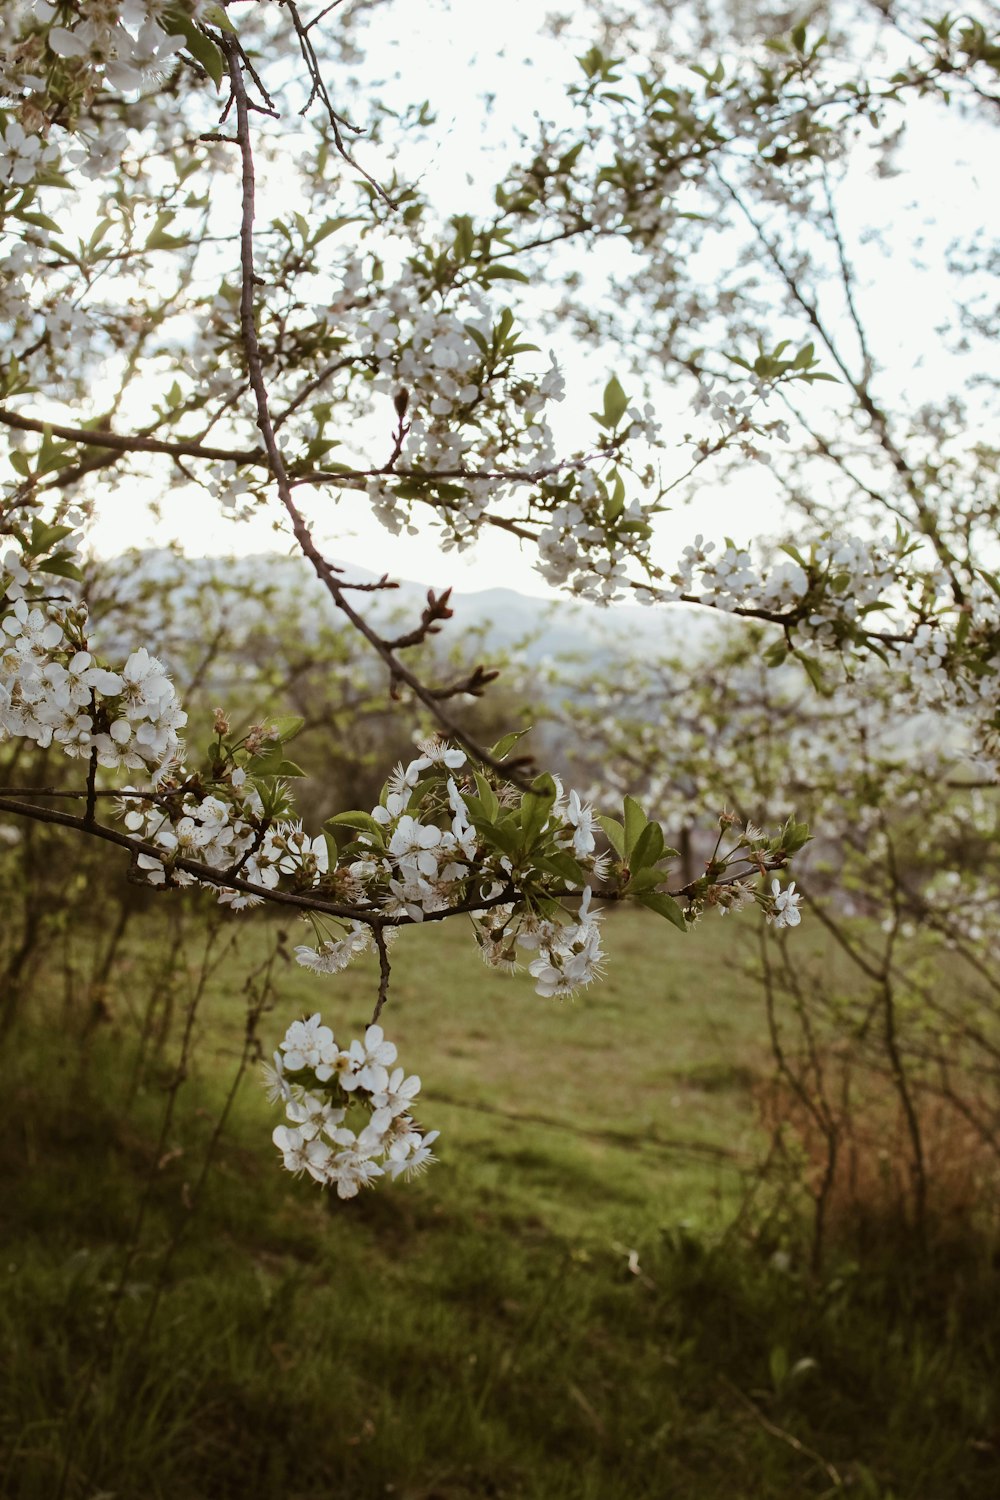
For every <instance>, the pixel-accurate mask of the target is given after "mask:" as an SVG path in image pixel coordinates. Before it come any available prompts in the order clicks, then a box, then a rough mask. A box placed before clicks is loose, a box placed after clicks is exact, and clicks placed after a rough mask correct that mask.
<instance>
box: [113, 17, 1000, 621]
mask: <svg viewBox="0 0 1000 1500" xmlns="http://www.w3.org/2000/svg"><path fill="white" fill-rule="evenodd" d="M542 19H543V10H542V7H541V6H539V4H538V3H537V0H506V3H505V4H504V5H503V6H487V5H483V4H481V3H479V0H458V3H456V4H454V5H453V6H451V7H449V6H448V5H447V4H444V3H441V0H423V3H422V5H421V7H420V21H419V29H415V28H414V27H413V26H412V24H408V25H406V26H402V25H400V24H399V22H400V18H399V17H398V16H397V15H396V13H392V15H390V16H389V17H388V20H387V17H386V13H384V12H380V11H378V10H376V11H375V12H374V13H373V20H372V24H371V29H370V32H369V34H368V37H367V40H366V42H365V45H366V47H367V49H368V50H367V56H366V58H365V62H364V64H363V65H362V70H361V71H362V76H363V77H365V78H372V79H385V80H386V89H385V90H384V91H383V93H387V92H388V91H389V90H391V92H392V96H393V97H395V98H396V99H397V100H399V101H400V102H401V103H403V102H418V101H419V100H420V99H422V98H424V97H429V99H430V102H431V105H432V107H434V108H435V109H436V110H437V113H438V123H437V127H436V129H435V132H434V133H435V136H436V140H435V143H434V145H433V147H432V148H431V149H430V150H429V151H428V149H427V148H426V146H421V147H420V148H419V149H420V158H419V159H411V160H407V161H406V162H405V163H404V167H405V170H407V171H410V172H414V173H419V174H420V175H421V177H422V180H423V186H424V187H425V189H427V190H428V191H429V192H430V194H431V196H432V198H433V197H436V196H437V194H438V192H440V196H441V200H442V201H443V202H446V203H448V204H449V205H450V204H459V205H463V206H464V205H465V204H468V205H469V207H470V209H471V210H472V211H473V212H474V211H475V209H476V207H478V206H479V205H480V204H481V205H483V206H485V205H486V204H487V203H489V202H490V201H491V193H492V184H493V182H494V181H495V180H496V175H497V173H496V172H495V171H494V165H493V159H492V158H491V157H490V156H489V154H488V153H487V152H486V151H485V146H484V125H483V116H484V104H483V98H482V96H483V93H484V90H485V89H486V88H487V87H488V88H489V90H490V91H491V92H492V93H494V94H495V96H496V103H495V105H494V106H493V107H494V109H495V112H496V115H497V117H498V119H500V120H507V119H512V120H514V121H523V123H524V125H525V126H526V127H527V126H530V123H531V122H530V119H529V118H528V117H529V116H530V114H531V113H532V112H533V111H534V107H535V104H536V101H537V102H539V103H540V105H541V112H542V113H543V114H545V115H546V116H549V117H551V115H552V113H553V108H554V105H555V103H556V101H557V99H558V96H559V94H560V92H561V88H560V80H564V79H566V78H567V77H569V76H572V75H573V74H575V72H576V65H575V63H574V61H573V58H574V54H575V53H577V52H578V51H580V50H582V48H583V47H584V46H585V45H586V44H587V41H588V38H587V36H586V35H585V34H584V33H582V32H581V34H580V36H570V35H564V36H563V38H561V39H560V40H559V41H558V42H557V41H555V40H553V39H552V38H550V37H545V36H540V35H538V33H537V28H538V27H539V25H540V24H541V22H542ZM410 21H411V22H412V17H411V18H410ZM387 33H392V34H387ZM993 147H994V142H993V141H990V140H988V139H987V132H986V130H985V129H982V130H976V129H975V128H974V127H970V126H969V125H968V124H960V123H959V122H957V121H955V122H946V123H944V124H943V123H942V116H941V112H940V111H939V110H937V109H933V108H931V107H928V106H924V107H922V108H921V107H916V108H914V109H912V110H911V123H910V128H909V136H908V144H907V146H906V148H905V153H904V155H903V156H902V158H901V161H902V164H903V165H904V166H905V165H909V164H912V166H913V169H914V170H913V172H912V174H911V172H910V171H906V172H904V173H903V174H902V175H900V176H896V177H891V178H878V177H877V176H876V175H875V174H874V172H873V170H872V166H871V161H870V158H869V156H868V153H867V151H865V150H861V151H859V153H858V158H857V161H856V164H855V166H854V169H853V170H852V173H851V179H850V194H849V196H847V197H846V198H845V199H844V210H845V229H846V231H847V238H848V241H849V242H850V241H852V240H854V241H855V242H857V236H858V233H859V232H860V231H861V230H863V229H864V228H865V227H866V226H870V225H872V224H881V225H884V226H886V227H888V228H890V229H891V228H892V226H894V225H895V226H896V233H895V238H894V242H893V243H894V249H893V252H892V253H891V255H890V256H889V257H888V258H886V257H885V256H884V254H883V252H881V251H880V250H878V248H877V247H874V246H873V247H872V248H871V249H870V251H869V252H868V275H869V278H870V280H871V281H872V282H873V283H874V285H872V286H871V287H869V289H867V290H865V289H864V288H862V290H861V293H860V301H861V304H862V312H863V317H864V318H865V319H866V321H867V323H868V325H869V327H870V329H871V336H872V343H873V346H874V348H875V349H876V350H877V352H878V357H879V359H880V361H881V362H883V363H884V364H885V365H886V366H887V371H886V375H885V376H884V377H883V381H884V382H887V383H888V382H891V384H892V387H893V388H894V389H893V394H894V396H897V397H898V394H899V392H900V391H903V390H905V393H906V395H907V397H908V398H909V400H910V401H911V402H912V403H913V404H914V405H916V404H918V403H919V402H920V401H923V400H928V399H934V398H939V397H940V396H941V394H942V389H947V388H949V387H952V383H953V379H954V371H953V369H952V368H951V367H949V370H948V373H947V375H946V376H945V377H942V366H941V358H940V356H939V355H938V354H937V353H936V352H934V353H931V351H932V350H936V341H935V340H934V338H933V328H934V325H935V324H936V323H937V322H939V321H941V319H943V318H944V317H945V316H946V314H947V311H948V307H947V301H946V299H945V296H944V285H945V280H946V278H945V277H944V276H941V277H940V278H938V277H937V276H936V275H935V274H934V273H935V269H936V267H937V266H942V268H943V261H944V250H945V246H946V244H947V243H948V241H949V240H950V239H951V238H952V237H953V236H954V235H955V234H956V233H961V232H969V233H971V232H972V231H973V230H974V229H975V228H976V227H977V226H978V225H983V224H987V225H988V224H991V223H992V224H993V226H994V227H1000V226H998V223H997V219H998V216H997V209H996V206H995V198H994V193H993V191H991V188H990V183H991V180H993V174H994V172H995V167H994V166H993V164H992V163H993V158H992V156H991V155H990V154H989V153H990V152H991V151H992V149H993ZM362 159H363V160H364V161H365V163H366V165H369V166H370V167H371V168H372V170H376V171H377V169H378V166H379V161H378V159H377V155H376V154H375V153H373V152H372V151H371V149H369V152H368V154H367V156H364V155H363V156H362ZM496 159H497V160H498V161H499V162H502V160H503V158H502V156H501V157H499V158H496ZM500 169H502V167H501V168H500ZM918 191H919V192H920V194H921V196H922V199H923V206H919V207H918V206H916V205H915V203H914V200H915V198H916V195H917V193H918ZM266 207H267V206H266V203H265V205H264V211H265V212H266ZM900 225H904V226H905V228H903V229H902V230H901V229H900V228H899V226H900ZM852 230H853V232H852ZM917 235H922V236H923V243H922V246H921V247H920V253H921V255H922V257H923V261H924V263H925V265H926V266H927V268H928V269H927V271H925V272H919V271H917V270H916V269H914V268H913V267H912V266H911V264H910V262H911V251H912V248H913V242H914V239H915V238H916V236H917ZM935 289H937V291H938V292H939V293H940V296H939V297H938V299H937V300H938V301H939V303H940V305H939V306H935ZM776 336H779V337H784V336H788V337H791V338H796V337H798V338H800V340H801V339H804V338H805V337H807V336H808V333H807V331H804V330H803V329H801V328H799V327H790V326H786V327H784V328H781V329H779V330H777V334H776ZM557 352H558V351H557ZM566 368H567V374H568V376H569V389H568V397H567V403H566V406H567V407H569V408H570V409H573V410H583V411H586V410H589V409H592V408H593V407H594V406H595V405H599V392H600V390H601V389H602V387H603V384H604V381H605V380H606V378H607V375H608V373H610V371H609V370H608V368H607V367H606V365H605V363H604V360H603V359H602V357H601V356H600V355H593V356H585V357H584V358H583V359H582V360H581V359H580V357H579V355H577V357H576V358H575V359H574V360H573V361H571V362H569V364H568V366H567V367H566ZM622 376H623V379H624V381H625V384H626V388H627V389H631V388H632V386H634V382H632V386H630V383H629V381H628V379H627V378H625V374H624V368H623V370H622ZM887 388H888V387H887ZM814 389H815V388H814ZM819 389H821V388H819ZM661 401H662V403H663V409H662V410H661V411H659V415H660V417H661V420H662V421H663V423H664V437H665V439H666V440H667V441H668V442H669V441H670V436H671V433H672V432H674V431H676V432H677V436H678V437H680V435H681V434H682V433H683V432H684V431H685V430H687V429H688V428H689V427H690V426H692V425H693V422H692V420H691V419H690V418H689V417H688V416H687V415H686V413H685V409H684V407H683V406H680V405H678V404H677V403H676V402H674V403H672V404H671V398H670V393H669V392H666V391H664V392H663V393H662V397H657V405H658V408H660V405H661ZM768 415H773V416H774V417H781V416H783V415H784V411H783V410H782V409H779V406H778V403H775V405H774V410H773V412H769V413H768ZM566 435H567V436H568V441H569V446H570V447H574V446H579V445H582V444H584V443H586V442H587V441H588V438H589V436H590V424H589V423H586V424H585V426H584V427H582V428H581V431H580V434H579V437H577V438H575V439H574V437H573V435H572V427H569V428H567V433H566ZM679 457H682V455H679ZM681 466H682V467H683V464H681ZM775 491H776V486H775V484H774V482H773V481H772V480H771V479H770V477H769V475H768V473H767V471H766V470H765V469H763V468H761V467H759V466H756V465H747V466H746V468H745V470H744V473H743V477H742V478H741V480H740V484H739V487H738V489H737V488H736V487H733V488H731V489H723V488H722V487H720V486H719V485H717V484H716V485H714V486H713V485H712V483H711V481H709V482H708V484H707V485H706V486H704V487H703V488H702V489H701V490H699V493H698V499H697V504H696V507H695V508H692V507H690V506H688V507H681V508H679V509H677V510H675V511H674V512H672V513H670V514H668V515H666V516H664V517H662V518H661V519H660V520H659V521H658V523H657V546H656V551H657V555H658V557H659V559H660V560H661V561H665V562H666V561H670V560H671V559H672V558H673V557H674V556H676V555H677V554H678V553H679V551H680V549H681V548H682V547H683V546H685V545H686V544H687V543H688V542H689V541H690V540H691V537H692V536H693V535H694V533H695V532H697V531H701V532H704V533H705V535H707V536H719V537H721V536H723V535H726V534H728V535H732V536H733V537H734V538H735V539H736V540H737V541H740V542H747V541H750V540H752V538H753V537H754V536H755V535H758V534H761V533H765V532H768V531H771V530H773V529H774V528H776V527H777V526H778V525H779V523H780V518H781V507H780V502H779V500H778V499H777V496H776V494H775ZM165 509H166V513H167V514H166V518H165V519H164V520H162V521H156V520H154V519H153V517H152V516H151V514H150V512H149V508H148V506H146V505H144V504H143V503H142V500H141V497H139V496H137V495H136V493H135V492H134V491H132V492H130V493H126V492H122V493H121V494H116V495H112V496H109V497H108V500H107V502H106V503H105V505H104V506H103V508H102V510H101V514H100V518H99V519H98V520H97V522H96V523H95V525H94V526H93V528H92V530H91V532H90V544H91V546H93V547H94V549H95V550H96V551H97V552H99V553H102V554H104V555H109V554H112V553H114V552H117V551H118V550H120V549H121V548H122V547H127V546H145V545H162V544H164V543H165V542H167V541H169V540H171V539H175V538H180V539H182V540H183V544H184V546H185V550H187V551H188V552H189V553H196V552H202V553H233V552H237V553H241V554H247V553H254V552H263V551H270V550H281V551H284V550H287V543H286V542H284V541H283V540H282V538H281V537H279V536H277V535H276V534H275V531H274V527H273V519H272V517H271V516H269V515H266V514H259V515H257V516H255V517H253V518H252V519H251V520H249V521H247V522H242V523H238V524H234V523H232V522H231V521H228V520H227V519H225V518H224V517H223V516H222V515H221V513H217V512H216V511H215V510H214V508H213V505H212V503H211V502H210V501H209V500H208V498H207V497H206V496H205V494H204V493H203V492H201V491H196V492H193V493H190V494H185V493H184V492H174V493H173V494H172V496H171V498H170V500H169V502H168V504H167V506H166V507H165ZM324 512H329V517H328V518H327V516H325V515H324ZM310 518H311V519H312V520H313V521H314V522H315V523H316V529H317V535H318V537H319V538H320V539H321V540H322V541H323V543H324V544H325V545H326V546H327V548H328V550H329V553H330V555H331V556H333V557H335V558H337V559H340V560H344V561H347V562H353V563H355V564H356V565H358V566H361V567H365V568H368V569H370V570H373V571H383V570H386V571H389V572H390V573H392V574H394V575H396V576H399V577H403V578H411V579H418V580H421V581H423V582H425V583H428V584H431V585H443V584H446V583H452V584H454V586H455V587H456V588H458V589H461V590H473V589H482V588H491V587H496V586H504V587H509V588H515V589H517V590H519V591H520V592H522V593H526V594H534V595H543V596H544V595H550V594H552V592H553V591H552V590H550V589H549V588H548V587H547V585H546V584H545V583H544V582H543V580H542V579H541V578H540V577H539V575H538V574H537V573H536V572H535V571H534V570H533V568H532V565H531V562H532V553H531V551H530V550H528V551H525V552H523V553H522V551H521V550H520V546H519V544H518V542H517V540H516V539H515V538H512V537H510V536H507V535H505V534H503V533H501V532H498V531H496V530H495V529H493V528H490V529H489V534H488V536H486V537H485V538H484V539H482V540H481V541H480V542H479V544H478V545H477V546H476V548H475V549H473V550H472V551H470V552H467V553H464V554H456V553H450V554H447V555H442V553H441V551H440V548H439V543H438V537H437V534H436V533H435V532H434V531H433V530H432V529H430V528H429V527H428V528H425V529H423V530H422V532H421V534H419V535H417V536H415V537H410V536H400V537H394V536H392V535H391V534H390V533H388V532H386V531H385V530H384V529H383V528H382V527H381V526H380V525H379V524H378V523H377V522H376V521H375V520H374V519H373V517H372V516H371V514H370V512H369V511H368V510H367V507H366V505H365V502H364V500H363V498H362V497H360V496H357V495H352V494H350V493H346V494H345V495H344V496H343V499H342V500H341V502H340V503H339V504H337V505H333V504H331V501H330V499H329V497H327V496H324V497H323V498H322V499H321V500H320V499H319V498H317V500H316V503H315V504H314V505H313V506H312V507H311V517H310Z"/></svg>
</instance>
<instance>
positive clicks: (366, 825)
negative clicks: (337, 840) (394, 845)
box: [323, 810, 385, 844]
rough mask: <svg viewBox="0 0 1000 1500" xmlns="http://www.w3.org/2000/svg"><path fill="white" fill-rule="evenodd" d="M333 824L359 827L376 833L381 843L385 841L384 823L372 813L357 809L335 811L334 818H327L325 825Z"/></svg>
mask: <svg viewBox="0 0 1000 1500" xmlns="http://www.w3.org/2000/svg"><path fill="white" fill-rule="evenodd" d="M331 824H332V825H333V827H335V828H357V829H358V830H359V831H360V832H361V833H371V834H374V835H375V837H376V838H377V839H378V842H379V843H380V844H384V843H385V838H384V836H383V833H382V825H381V824H380V823H376V821H375V819H374V818H373V817H372V815H371V813H366V812H361V811H360V810H355V811H352V812H342V813H335V814H334V816H333V817H332V818H327V820H326V823H325V824H324V825H323V826H324V827H328V826H329V825H331Z"/></svg>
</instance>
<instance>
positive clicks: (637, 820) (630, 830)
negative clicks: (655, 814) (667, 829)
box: [624, 797, 648, 859]
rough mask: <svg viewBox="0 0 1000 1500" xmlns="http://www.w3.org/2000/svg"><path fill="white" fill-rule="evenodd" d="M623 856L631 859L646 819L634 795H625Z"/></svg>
mask: <svg viewBox="0 0 1000 1500" xmlns="http://www.w3.org/2000/svg"><path fill="white" fill-rule="evenodd" d="M624 808H625V858H626V859H631V857H632V850H633V849H634V848H635V846H636V844H637V842H638V840H639V835H640V834H641V833H642V831H643V829H644V828H645V826H646V823H647V821H648V819H647V817H646V814H645V813H644V812H643V810H642V808H641V807H640V806H639V804H638V802H637V801H636V800H635V798H634V797H626V798H625V803H624Z"/></svg>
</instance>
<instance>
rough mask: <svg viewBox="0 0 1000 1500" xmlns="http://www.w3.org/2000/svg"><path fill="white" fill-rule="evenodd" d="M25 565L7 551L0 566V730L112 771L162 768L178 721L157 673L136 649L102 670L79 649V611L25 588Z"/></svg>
mask: <svg viewBox="0 0 1000 1500" xmlns="http://www.w3.org/2000/svg"><path fill="white" fill-rule="evenodd" d="M31 561H32V560H31V558H30V557H28V556H26V555H23V554H19V553H17V552H15V551H14V550H13V549H12V550H10V551H8V552H7V553H6V555H5V557H4V559H3V575H2V581H3V596H2V602H0V631H2V633H0V729H2V730H3V731H4V733H5V735H15V736H23V737H24V738H26V739H31V740H34V741H35V743H36V744H38V745H39V746H41V747H43V748H44V747H46V746H48V745H51V744H53V743H55V744H57V745H60V746H61V747H62V749H63V750H64V752H65V753H66V754H67V755H69V756H73V757H89V756H90V755H91V754H93V755H95V756H96V759H97V762H98V764H99V765H102V766H106V767H108V768H109V769H112V770H119V769H129V770H140V769H150V768H157V767H160V766H162V765H163V764H164V763H166V762H169V761H170V760H171V759H172V758H173V757H175V756H176V755H177V754H178V752H179V747H180V741H179V739H178V731H179V730H180V729H182V728H183V726H184V725H185V723H186V722H187V715H186V714H185V713H184V711H183V710H182V709H181V707H180V705H179V703H178V700H177V695H176V692H175V690H174V686H173V683H172V682H171V681H170V678H169V677H168V676H167V674H166V671H165V670H164V668H163V666H162V664H161V663H160V662H159V661H157V659H156V658H155V657H153V656H150V654H149V652H148V651H147V650H146V648H145V647H139V649H138V650H136V651H133V652H131V653H130V654H129V656H128V658H127V660H126V661H125V663H124V664H123V665H122V666H121V667H120V668H119V669H118V670H117V671H111V670H109V669H108V668H107V667H106V666H102V665H101V664H100V663H99V662H98V661H97V660H96V658H95V657H94V656H93V655H92V653H91V652H90V651H89V650H88V649H87V646H86V641H85V637H84V634H83V631H84V626H85V621H86V611H85V609H83V608H82V607H81V606H71V605H70V604H69V602H68V601H67V600H65V599H63V600H60V599H58V598H50V597H48V596H45V595H41V594H40V591H39V588H38V586H37V583H36V585H35V587H34V588H32V584H31V573H30V569H29V567H28V566H26V565H25V564H26V563H28V564H30V563H31ZM26 591H27V592H26Z"/></svg>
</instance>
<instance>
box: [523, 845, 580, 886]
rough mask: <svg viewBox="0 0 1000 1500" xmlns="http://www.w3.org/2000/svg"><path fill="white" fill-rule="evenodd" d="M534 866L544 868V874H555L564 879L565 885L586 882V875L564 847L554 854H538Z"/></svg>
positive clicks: (577, 884)
mask: <svg viewBox="0 0 1000 1500" xmlns="http://www.w3.org/2000/svg"><path fill="white" fill-rule="evenodd" d="M535 868H536V869H539V870H544V871H545V873H546V875H556V876H558V878H559V879H560V880H564V881H565V882H566V884H567V885H571V886H583V885H586V883H587V877H586V875H585V874H584V873H583V870H582V869H581V868H580V866H579V864H577V862H576V860H575V859H574V858H573V856H572V854H567V853H566V851H565V850H564V849H560V850H557V851H556V853H555V854H546V855H545V856H544V857H543V856H538V857H537V858H536V859H535Z"/></svg>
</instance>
